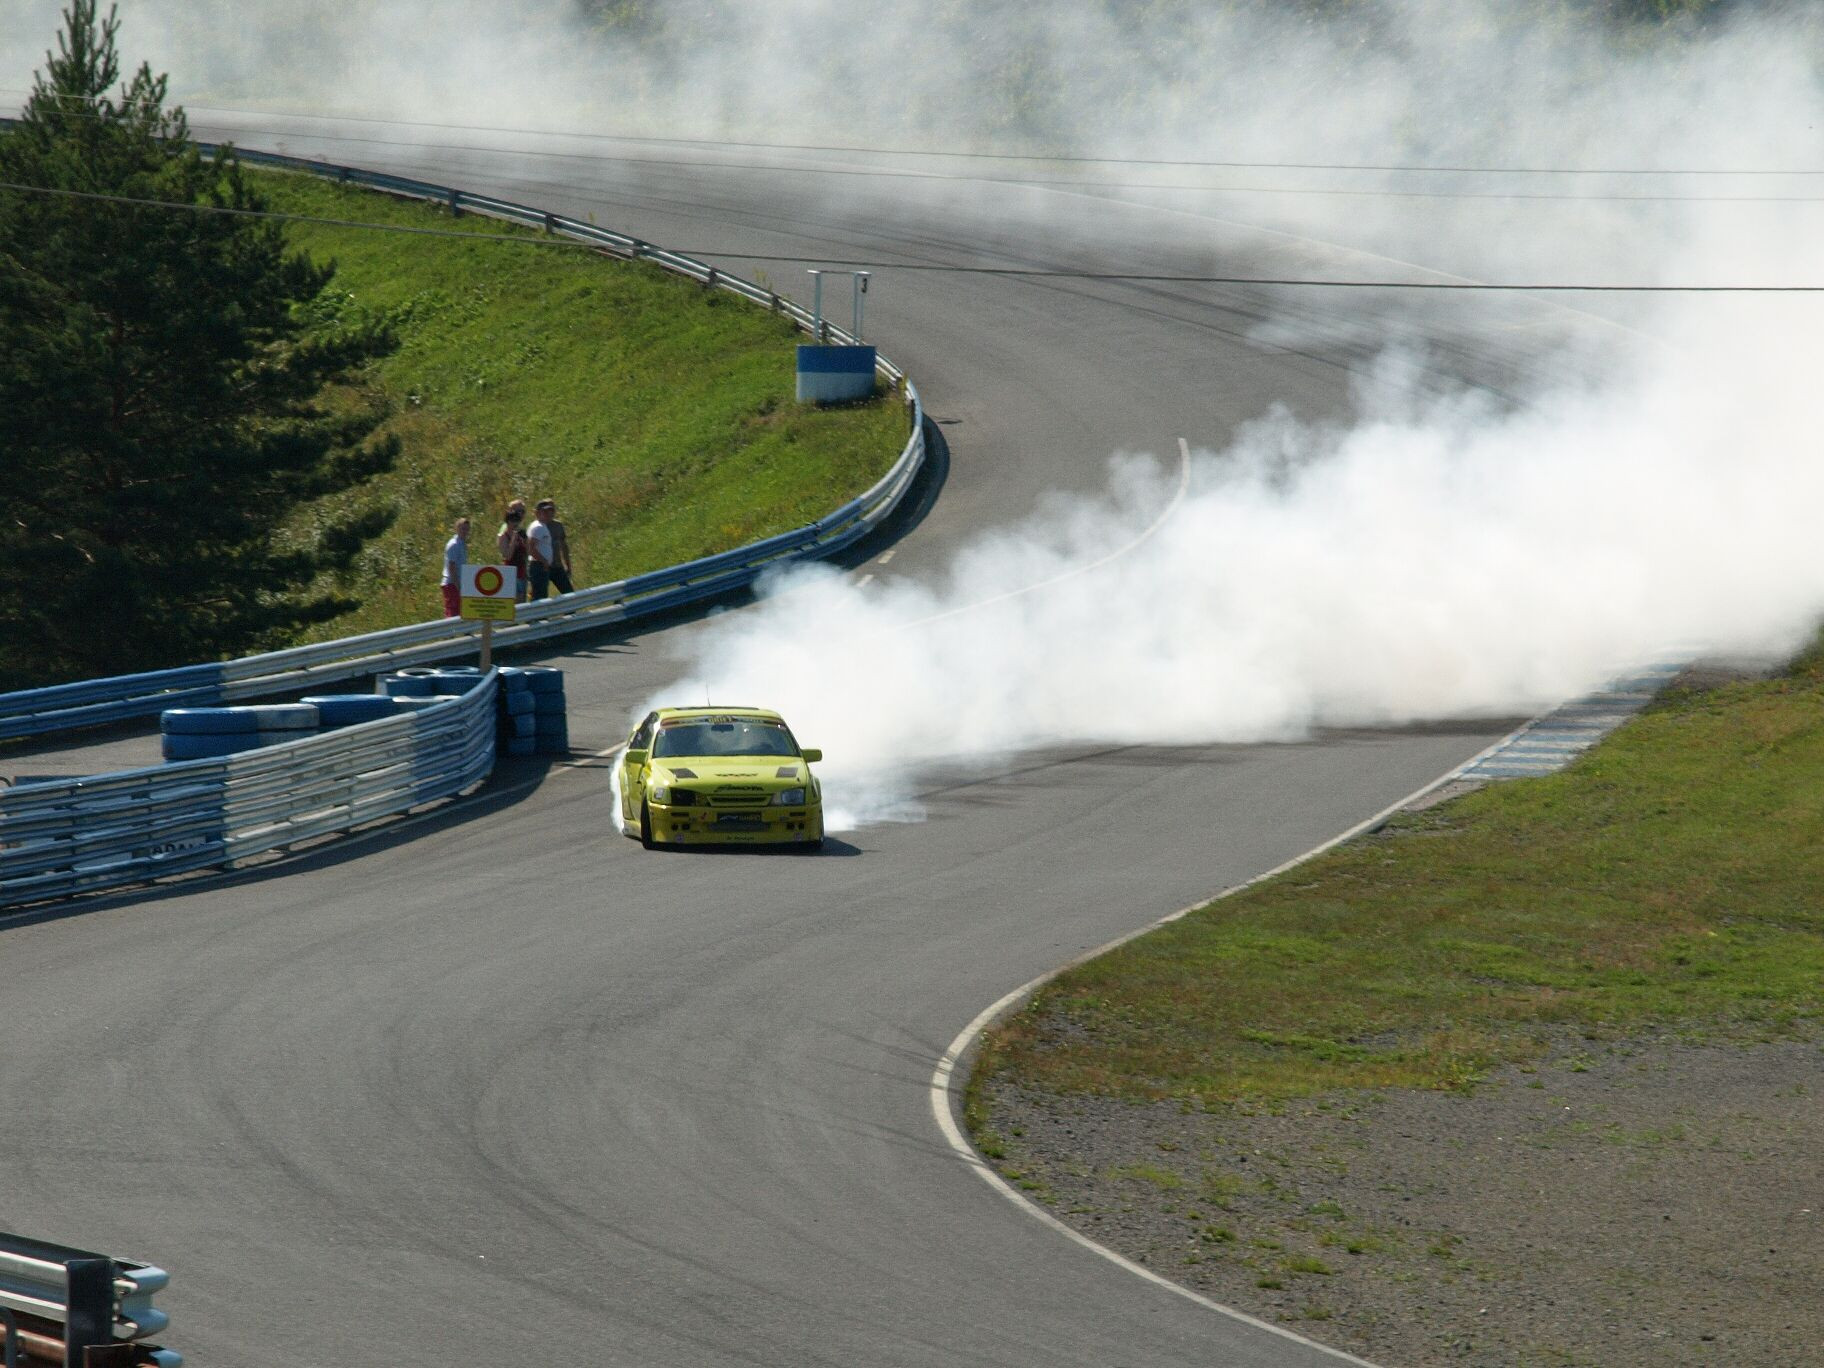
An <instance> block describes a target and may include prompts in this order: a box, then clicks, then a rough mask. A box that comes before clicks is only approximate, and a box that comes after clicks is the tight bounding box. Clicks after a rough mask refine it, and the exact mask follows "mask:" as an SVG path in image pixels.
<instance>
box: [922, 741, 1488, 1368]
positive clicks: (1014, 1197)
mask: <svg viewBox="0 0 1824 1368" xmlns="http://www.w3.org/2000/svg"><path fill="white" fill-rule="evenodd" d="M1504 744H1505V742H1504V741H1498V742H1496V743H1495V745H1493V746H1490V747H1489V748H1488V750H1487V751H1484V752H1483V754H1484V755H1487V754H1489V753H1490V752H1492V751H1494V750H1496V749H1497V748H1498V747H1500V746H1501V745H1504ZM1477 758H1478V759H1479V758H1480V757H1477ZM1474 763H1475V760H1471V761H1469V764H1472V765H1473V764H1474ZM1463 768H1466V766H1460V767H1459V768H1457V769H1453V770H1451V771H1450V772H1449V773H1448V774H1445V775H1443V776H1442V777H1440V778H1437V779H1433V780H1432V781H1431V782H1430V783H1428V784H1426V785H1424V786H1423V787H1421V788H1418V789H1415V790H1413V791H1412V792H1411V793H1409V794H1407V795H1406V796H1405V797H1404V798H1402V799H1400V800H1399V802H1397V803H1394V804H1392V805H1391V806H1388V807H1385V808H1382V809H1381V810H1380V811H1379V812H1377V813H1375V814H1374V816H1372V817H1370V818H1368V819H1367V820H1366V821H1362V822H1357V823H1356V824H1355V825H1354V826H1352V827H1350V828H1349V829H1348V830H1347V831H1345V832H1343V833H1342V834H1341V835H1340V836H1332V837H1331V838H1330V839H1329V840H1327V841H1325V842H1324V843H1323V844H1322V845H1318V846H1313V847H1312V848H1311V849H1310V850H1307V851H1306V852H1305V853H1304V854H1303V855H1297V856H1294V857H1293V858H1292V859H1290V860H1287V861H1286V862H1285V863H1284V864H1281V865H1275V866H1274V867H1273V868H1272V869H1269V870H1268V871H1267V872H1266V873H1264V874H1256V875H1255V876H1254V877H1253V878H1251V879H1249V880H1247V882H1245V883H1239V884H1235V885H1233V886H1232V887H1229V888H1225V889H1223V890H1222V891H1221V892H1219V893H1216V894H1214V895H1212V896H1211V897H1208V898H1205V899H1203V900H1202V901H1200V902H1194V903H1192V904H1191V905H1190V906H1189V907H1181V908H1179V909H1178V911H1176V912H1171V913H1168V914H1167V915H1165V916H1163V917H1160V918H1159V919H1158V920H1157V921H1153V922H1149V923H1147V925H1145V926H1142V927H1141V928H1140V929H1139V930H1137V931H1130V932H1128V933H1127V934H1126V935H1125V936H1117V937H1116V938H1115V939H1114V940H1111V941H1109V942H1108V943H1107V944H1105V945H1098V946H1097V947H1096V948H1095V949H1093V950H1086V951H1084V952H1083V953H1082V954H1081V955H1078V956H1077V957H1076V958H1074V959H1071V960H1068V961H1066V962H1065V963H1063V964H1060V965H1059V966H1058V967H1057V968H1056V969H1052V970H1049V971H1048V972H1046V973H1043V974H1040V975H1039V976H1038V977H1037V978H1035V979H1033V980H1032V981H1031V982H1029V983H1024V984H1021V985H1020V986H1019V987H1018V988H1015V989H1014V990H1013V991H1012V992H1011V993H1008V994H1007V995H1006V996H1004V997H1002V998H1000V999H999V1000H998V1001H996V1002H994V1003H992V1004H991V1005H990V1006H988V1007H985V1008H984V1009H983V1010H982V1011H981V1012H980V1013H978V1014H977V1015H976V1018H975V1020H973V1021H971V1022H970V1023H969V1024H968V1025H967V1026H965V1027H963V1029H962V1030H961V1031H960V1032H959V1033H958V1034H957V1037H956V1039H954V1040H952V1041H951V1042H950V1047H949V1048H948V1049H946V1050H945V1051H944V1053H943V1057H942V1058H940V1059H939V1060H938V1061H937V1067H936V1068H935V1069H934V1070H933V1071H932V1073H931V1082H930V1084H929V1096H930V1101H931V1114H932V1116H934V1117H935V1118H936V1119H937V1125H938V1129H939V1130H941V1131H943V1133H944V1139H945V1140H946V1141H948V1142H949V1145H950V1148H951V1149H952V1150H954V1151H955V1152H956V1155H957V1157H958V1158H959V1159H961V1160H962V1161H963V1162H964V1163H965V1164H967V1165H968V1166H969V1167H970V1168H971V1169H973V1170H974V1171H975V1173H976V1175H977V1176H978V1177H980V1178H981V1180H982V1181H983V1182H984V1183H986V1184H988V1186H989V1187H991V1188H993V1189H994V1190H995V1191H996V1192H998V1193H999V1194H1000V1195H1001V1196H1003V1197H1005V1198H1006V1199H1007V1200H1008V1201H1009V1202H1012V1203H1013V1204H1014V1205H1015V1206H1016V1207H1018V1208H1020V1210H1022V1211H1024V1212H1025V1213H1026V1214H1027V1215H1029V1216H1032V1217H1035V1218H1036V1219H1038V1220H1039V1221H1042V1222H1043V1223H1044V1224H1046V1225H1048V1226H1050V1227H1051V1228H1052V1229H1053V1230H1055V1231H1057V1232H1058V1233H1059V1234H1061V1235H1063V1236H1065V1237H1066V1238H1068V1239H1070V1240H1073V1241H1075V1242H1076V1243H1077V1244H1080V1245H1082V1246H1083V1248H1085V1249H1087V1250H1090V1251H1091V1252H1092V1253H1095V1254H1100V1255H1101V1256H1102V1257H1103V1258H1105V1259H1107V1260H1108V1261H1109V1262H1110V1263H1112V1264H1114V1265H1116V1266H1117V1267H1119V1268H1125V1269H1126V1270H1127V1271H1128V1272H1129V1273H1133V1274H1136V1275H1137V1276H1139V1277H1142V1278H1145V1279H1146V1280H1147V1281H1148V1282H1150V1283H1154V1284H1156V1285H1157V1286H1159V1287H1163V1288H1164V1289H1166V1290H1167V1291H1168V1292H1175V1293H1177V1294H1178V1295H1179V1296H1181V1297H1183V1298H1185V1299H1186V1300H1188V1301H1194V1302H1196V1303H1197V1304H1198V1305H1199V1306H1202V1307H1205V1308H1207V1309H1209V1310H1211V1311H1216V1312H1219V1313H1220V1314H1222V1315H1224V1316H1227V1317H1229V1318H1230V1319H1232V1320H1238V1321H1241V1322H1243V1323H1244V1324H1247V1325H1252V1326H1254V1327H1255V1328H1257V1329H1260V1330H1266V1331H1269V1332H1271V1333H1272V1334H1275V1335H1279V1336H1282V1337H1283V1338H1285V1339H1289V1340H1292V1341H1294V1342H1296V1343H1298V1344H1303V1345H1306V1346H1307V1347H1309V1348H1312V1349H1318V1350H1322V1351H1323V1352H1324V1353H1326V1354H1330V1355H1333V1356H1334V1357H1335V1358H1336V1359H1337V1360H1338V1361H1339V1362H1342V1363H1354V1364H1361V1365H1364V1368H1374V1365H1372V1364H1370V1363H1369V1361H1368V1360H1367V1359H1362V1358H1357V1357H1356V1356H1355V1355H1354V1354H1350V1353H1346V1352H1344V1351H1343V1350H1341V1349H1335V1348H1332V1347H1331V1346H1330V1345H1327V1344H1319V1343H1318V1342H1317V1341H1316V1340H1313V1339H1306V1338H1305V1337H1304V1336H1303V1335H1300V1334H1295V1333H1294V1332H1293V1331H1290V1330H1288V1329H1286V1328H1285V1327H1284V1326H1281V1325H1274V1324H1272V1323H1270V1322H1268V1321H1263V1320H1260V1319H1258V1318H1257V1317H1254V1316H1250V1315H1249V1314H1248V1313H1247V1312H1245V1311H1238V1310H1236V1309H1235V1308H1234V1307H1232V1306H1225V1305H1223V1304H1222V1303H1221V1302H1219V1301H1215V1300H1213V1299H1211V1298H1209V1297H1206V1296H1204V1295H1203V1294H1202V1293H1201V1292H1194V1291H1192V1290H1191V1289H1190V1288H1188V1287H1185V1286H1183V1285H1182V1284H1180V1283H1175V1282H1173V1281H1172V1280H1171V1279H1170V1278H1167V1277H1164V1276H1162V1275H1160V1274H1158V1273H1156V1272H1154V1271H1153V1270H1152V1269H1150V1268H1148V1267H1146V1265H1144V1264H1139V1263H1135V1262H1134V1261H1133V1260H1132V1259H1130V1258H1128V1257H1127V1256H1126V1255H1125V1254H1118V1253H1116V1252H1115V1251H1114V1250H1112V1249H1110V1248H1109V1247H1108V1246H1107V1245H1101V1244H1097V1243H1096V1242H1095V1241H1094V1240H1092V1239H1090V1238H1089V1236H1087V1235H1085V1234H1083V1233H1082V1232H1081V1231H1080V1230H1077V1229H1075V1228H1074V1227H1072V1226H1068V1225H1066V1224H1065V1223H1064V1222H1063V1221H1060V1220H1059V1219H1058V1218H1057V1217H1056V1216H1053V1215H1052V1214H1051V1213H1050V1212H1049V1211H1047V1210H1045V1208H1044V1207H1042V1206H1040V1205H1038V1204H1037V1203H1036V1202H1034V1201H1032V1200H1031V1199H1030V1198H1028V1197H1026V1196H1025V1195H1024V1194H1023V1193H1021V1192H1020V1191H1019V1189H1017V1188H1015V1187H1013V1186H1011V1185H1010V1184H1009V1183H1008V1182H1007V1181H1006V1180H1005V1179H1004V1178H1002V1177H1001V1175H1000V1174H998V1173H996V1172H995V1171H994V1167H993V1165H991V1164H989V1163H988V1161H987V1160H985V1159H983V1158H982V1156H981V1155H980V1154H979V1153H978V1152H977V1151H976V1148H975V1146H973V1145H971V1144H970V1143H969V1140H968V1138H967V1137H966V1136H964V1134H963V1131H962V1127H961V1126H959V1125H958V1124H957V1122H956V1112H955V1109H954V1108H953V1107H952V1106H951V1097H950V1082H951V1079H952V1078H953V1077H954V1076H955V1074H956V1070H957V1066H958V1065H959V1064H961V1063H962V1061H963V1059H964V1057H965V1056H966V1055H967V1054H968V1053H969V1050H970V1047H971V1046H973V1045H974V1043H975V1042H976V1041H977V1040H979V1039H980V1038H981V1035H982V1032H984V1031H986V1030H987V1029H988V1028H989V1027H990V1026H992V1025H993V1024H994V1023H995V1022H996V1021H998V1020H999V1019H1001V1018H1002V1017H1004V1016H1007V1015H1008V1014H1010V1013H1011V1012H1012V1011H1013V1010H1014V1008H1016V1007H1018V1006H1019V1005H1020V1004H1021V1003H1022V1002H1024V1001H1026V999H1028V998H1030V997H1031V996H1032V995H1033V994H1034V993H1036V992H1037V991H1038V990H1039V989H1040V988H1042V987H1044V986H1045V985H1046V984H1047V983H1049V982H1050V981H1051V980H1052V979H1054V978H1056V977H1057V976H1058V975H1059V974H1062V973H1064V972H1065V971H1066V970H1069V969H1074V968H1076V967H1077V965H1079V964H1083V963H1085V962H1087V961H1089V960H1092V959H1095V958H1096V957H1097V956H1098V955H1105V954H1107V953H1108V952H1109V951H1111V950H1114V949H1117V948H1118V947H1120V946H1123V945H1126V944H1127V943H1128V942H1129V941H1131V940H1136V939H1138V938H1139V937H1141V936H1144V935H1145V934H1146V933H1147V932H1149V931H1154V930H1157V929H1158V928H1159V927H1161V926H1165V925H1168V924H1169V923H1171V922H1175V921H1177V920H1179V918H1181V917H1186V916H1189V915H1190V914H1191V913H1192V912H1195V911H1196V910H1197V909H1198V908H1200V907H1204V906H1207V905H1208V904H1209V903H1212V902H1216V901H1218V900H1219V899H1222V898H1227V897H1231V896H1233V895H1234V894H1236V893H1239V892H1241V890H1242V889H1244V888H1251V887H1253V886H1254V885H1255V884H1257V883H1261V882H1262V881H1264V880H1266V879H1271V878H1273V877H1274V876H1275V875H1277V874H1283V873H1285V872H1286V871H1287V870H1288V869H1292V868H1294V867H1296V866H1298V865H1301V864H1303V863H1304V862H1305V861H1306V860H1312V859H1316V858H1317V857H1318V856H1319V855H1322V854H1323V853H1324V852H1325V851H1327V850H1331V849H1334V848H1335V847H1337V846H1339V845H1341V844H1342V843H1343V842H1344V841H1347V840H1350V839H1351V838H1352V837H1355V836H1359V835H1361V834H1362V833H1363V832H1364V831H1369V830H1372V829H1373V828H1374V827H1376V826H1378V825H1379V824H1380V823H1382V822H1384V821H1386V820H1387V819H1388V818H1389V817H1391V816H1393V814H1394V813H1396V812H1398V811H1399V810H1400V809H1401V808H1403V807H1405V806H1406V805H1407V804H1408V803H1415V802H1417V801H1418V800H1419V799H1420V798H1423V797H1424V796H1425V795H1426V794H1428V793H1430V792H1431V791H1432V790H1433V789H1435V788H1438V787H1439V786H1441V785H1443V784H1445V783H1448V782H1449V781H1450V780H1451V779H1454V778H1455V777H1456V776H1457V775H1458V774H1459V773H1461V771H1462V769H1463Z"/></svg>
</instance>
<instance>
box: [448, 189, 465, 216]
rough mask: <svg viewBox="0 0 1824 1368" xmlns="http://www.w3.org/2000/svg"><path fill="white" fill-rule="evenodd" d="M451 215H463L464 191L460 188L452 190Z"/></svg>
mask: <svg viewBox="0 0 1824 1368" xmlns="http://www.w3.org/2000/svg"><path fill="white" fill-rule="evenodd" d="M450 217H451V218H461V217H462V191H460V190H451V191H450Z"/></svg>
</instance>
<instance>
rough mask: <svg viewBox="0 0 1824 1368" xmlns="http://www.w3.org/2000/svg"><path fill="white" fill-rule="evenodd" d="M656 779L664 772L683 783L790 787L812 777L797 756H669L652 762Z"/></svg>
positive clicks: (808, 767)
mask: <svg viewBox="0 0 1824 1368" xmlns="http://www.w3.org/2000/svg"><path fill="white" fill-rule="evenodd" d="M652 769H653V775H654V778H655V779H656V778H657V776H658V774H659V773H660V772H661V771H662V772H663V773H665V774H667V775H669V776H670V777H671V778H672V779H675V780H676V781H677V782H678V783H680V784H688V783H691V782H692V781H693V780H694V781H696V782H700V783H706V784H764V785H766V786H767V787H768V788H790V787H792V786H793V785H794V784H802V783H803V782H804V781H805V780H806V779H807V778H809V777H810V766H808V765H806V764H805V763H804V761H803V760H800V759H799V758H798V757H797V756H795V755H742V756H735V757H732V758H731V757H729V756H693V755H667V756H665V757H664V758H663V759H659V760H654V761H653V762H652Z"/></svg>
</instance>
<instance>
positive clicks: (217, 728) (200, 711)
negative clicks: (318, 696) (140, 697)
mask: <svg viewBox="0 0 1824 1368" xmlns="http://www.w3.org/2000/svg"><path fill="white" fill-rule="evenodd" d="M320 721H321V718H320V716H319V714H318V712H317V709H316V707H315V706H314V705H312V704H309V703H268V704H264V705H257V706H241V707H231V708H167V709H166V710H165V711H164V712H162V713H160V714H159V717H158V729H159V733H160V745H161V749H162V750H163V752H164V756H165V759H167V760H201V759H204V758H207V757H212V756H217V755H233V754H234V753H235V752H236V751H244V750H256V749H258V748H259V747H261V746H280V745H283V744H285V743H286V742H287V741H299V740H302V739H303V738H304V737H306V736H310V735H313V734H314V733H315V732H316V730H317V727H318V725H319V723H320Z"/></svg>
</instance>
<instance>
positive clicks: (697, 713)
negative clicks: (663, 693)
mask: <svg viewBox="0 0 1824 1368" xmlns="http://www.w3.org/2000/svg"><path fill="white" fill-rule="evenodd" d="M658 716H659V720H660V721H665V720H666V719H668V718H673V717H751V718H753V719H754V720H755V721H757V722H780V723H783V722H784V721H785V719H784V718H783V717H781V716H779V714H778V713H776V712H774V711H773V710H772V709H771V708H750V707H747V706H746V705H745V704H732V705H729V706H726V707H725V706H721V705H715V706H698V707H694V708H660V709H659V710H658Z"/></svg>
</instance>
